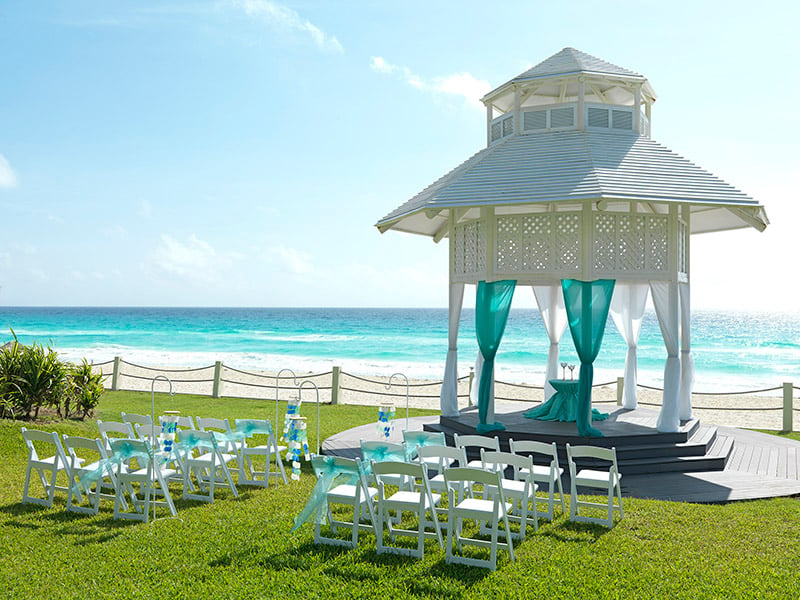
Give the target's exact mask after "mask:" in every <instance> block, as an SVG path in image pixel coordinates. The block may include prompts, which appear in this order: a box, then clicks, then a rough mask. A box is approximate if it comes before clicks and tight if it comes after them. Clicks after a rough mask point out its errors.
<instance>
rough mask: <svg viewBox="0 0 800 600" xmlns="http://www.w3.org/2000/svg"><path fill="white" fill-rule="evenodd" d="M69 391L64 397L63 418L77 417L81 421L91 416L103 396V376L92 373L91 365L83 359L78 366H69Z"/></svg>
mask: <svg viewBox="0 0 800 600" xmlns="http://www.w3.org/2000/svg"><path fill="white" fill-rule="evenodd" d="M67 382H68V384H69V391H68V393H67V394H66V395H65V396H64V403H63V405H64V413H63V416H64V418H67V417H70V416H78V418H80V419H81V420H83V419H84V418H86V417H87V416H91V415H92V413H93V412H94V409H95V407H96V406H97V404H98V403H99V402H100V396H102V395H103V392H104V391H105V388H104V387H103V374H102V373H93V372H92V365H90V364H89V363H88V362H86V359H85V358H84V359H83V362H81V364H79V365H69V368H68V373H67Z"/></svg>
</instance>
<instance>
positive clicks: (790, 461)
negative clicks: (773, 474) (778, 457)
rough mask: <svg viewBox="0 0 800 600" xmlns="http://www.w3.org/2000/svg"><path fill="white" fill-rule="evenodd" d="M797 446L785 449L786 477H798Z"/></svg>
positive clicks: (799, 477)
mask: <svg viewBox="0 0 800 600" xmlns="http://www.w3.org/2000/svg"><path fill="white" fill-rule="evenodd" d="M798 468H799V467H798V464H797V448H787V449H786V478H787V479H800V476H798Z"/></svg>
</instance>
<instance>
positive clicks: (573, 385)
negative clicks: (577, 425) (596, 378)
mask: <svg viewBox="0 0 800 600" xmlns="http://www.w3.org/2000/svg"><path fill="white" fill-rule="evenodd" d="M578 383H579V380H577V379H575V380H566V379H551V380H550V385H552V386H553V388H554V389H555V390H556V393H555V394H553V395H552V396H551V397H550V400H548V401H547V402H544V403H542V404H540V405H539V406H536V407H534V408H532V409H530V410H527V411H525V413H524V416H525V417H527V418H529V419H538V420H539V421H565V422H566V421H573V422H574V421H575V420H576V419H577V417H578V390H579V385H578ZM607 418H608V413H601V412H600V411H599V410H597V409H596V408H593V409H592V420H593V421H603V420H604V419H607Z"/></svg>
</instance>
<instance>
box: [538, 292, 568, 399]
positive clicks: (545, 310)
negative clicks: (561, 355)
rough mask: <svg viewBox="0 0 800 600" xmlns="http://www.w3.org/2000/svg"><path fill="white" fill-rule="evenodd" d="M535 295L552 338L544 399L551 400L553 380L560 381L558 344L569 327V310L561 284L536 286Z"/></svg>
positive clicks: (553, 391)
mask: <svg viewBox="0 0 800 600" xmlns="http://www.w3.org/2000/svg"><path fill="white" fill-rule="evenodd" d="M531 287H532V288H533V295H534V296H535V297H536V304H537V305H538V307H539V312H540V313H541V315H542V322H543V323H544V328H545V331H546V332H547V337H548V338H550V349H549V350H548V352H547V370H546V372H545V376H544V399H545V401H547V400H549V399H550V397H551V396H552V395H553V394H555V392H556V391H555V389H554V388H553V386H552V385H550V380H551V379H558V344H559V342H560V340H561V336H562V335H564V329H566V327H567V310H566V308H565V307H564V292H563V291H562V289H561V284H560V283H559V284H553V285H534V286H531Z"/></svg>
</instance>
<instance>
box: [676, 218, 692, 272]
mask: <svg viewBox="0 0 800 600" xmlns="http://www.w3.org/2000/svg"><path fill="white" fill-rule="evenodd" d="M678 272H680V273H683V274H686V273H688V272H689V230H688V227H686V223H684V222H680V223H678Z"/></svg>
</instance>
